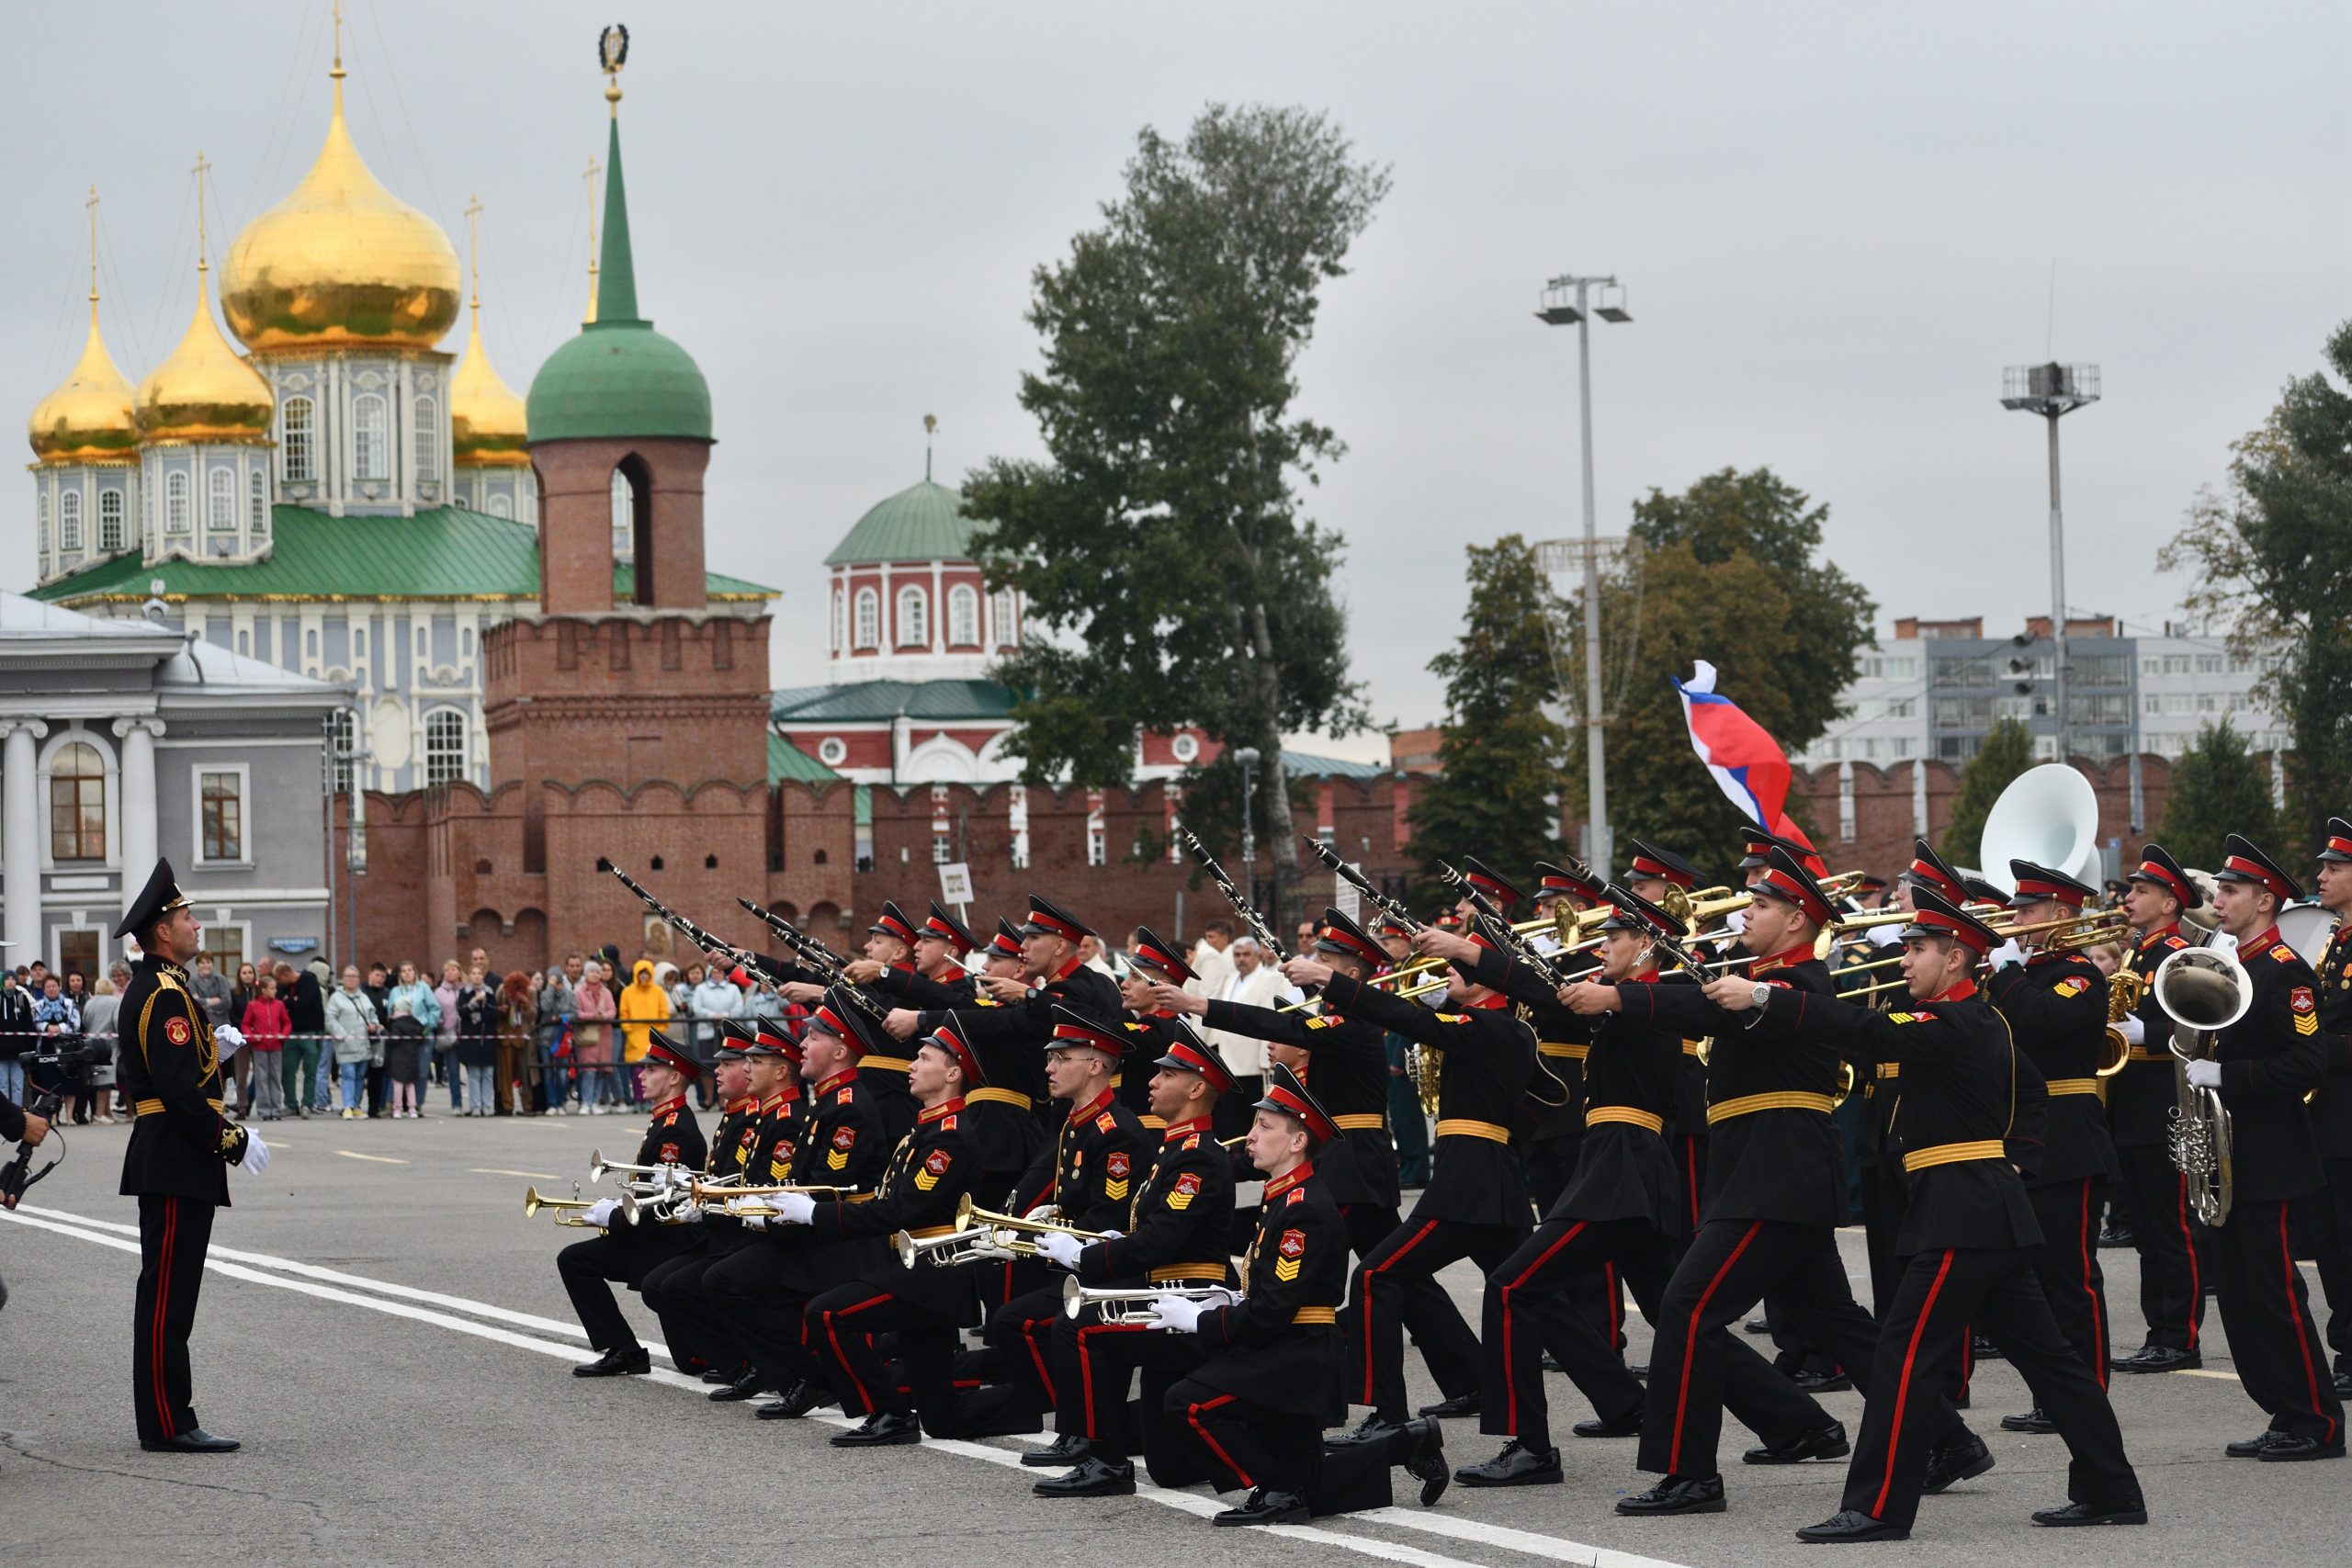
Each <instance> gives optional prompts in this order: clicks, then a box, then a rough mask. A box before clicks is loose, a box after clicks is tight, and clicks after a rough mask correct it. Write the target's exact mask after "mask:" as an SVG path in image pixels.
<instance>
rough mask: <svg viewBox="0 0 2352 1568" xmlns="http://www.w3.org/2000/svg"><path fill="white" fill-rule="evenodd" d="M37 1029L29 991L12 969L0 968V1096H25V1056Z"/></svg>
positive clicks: (20, 1097)
mask: <svg viewBox="0 0 2352 1568" xmlns="http://www.w3.org/2000/svg"><path fill="white" fill-rule="evenodd" d="M5 945H6V944H5V943H0V946H5ZM39 1033H40V1031H39V1030H37V1029H36V1028H34V1027H33V996H32V993H31V992H30V991H28V990H26V989H25V987H23V986H21V985H19V984H18V983H17V976H16V972H15V971H13V970H0V1100H22V1099H24V1098H25V1064H24V1056H25V1054H26V1053H27V1052H28V1051H30V1050H31V1049H32V1048H33V1042H34V1039H35V1037H36V1036H37V1035H38V1034H39Z"/></svg>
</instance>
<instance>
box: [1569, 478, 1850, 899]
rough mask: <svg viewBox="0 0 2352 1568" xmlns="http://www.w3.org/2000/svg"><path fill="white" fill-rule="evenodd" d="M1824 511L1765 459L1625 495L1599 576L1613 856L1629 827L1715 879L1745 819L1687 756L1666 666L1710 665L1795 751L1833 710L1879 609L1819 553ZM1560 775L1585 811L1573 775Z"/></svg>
mask: <svg viewBox="0 0 2352 1568" xmlns="http://www.w3.org/2000/svg"><path fill="white" fill-rule="evenodd" d="M1828 516H1829V508H1828V507H1827V506H1826V504H1815V502H1813V499H1812V498H1811V497H1810V496H1808V495H1807V494H1805V492H1804V491H1800V490H1798V489H1797V488H1795V487H1794V486H1793V485H1791V484H1789V483H1788V482H1786V481H1785V480H1783V479H1781V478H1780V477H1779V476H1778V475H1776V474H1775V473H1773V472H1772V470H1771V469H1770V468H1757V469H1754V470H1751V471H1749V472H1747V473H1740V472H1738V471H1736V470H1735V469H1731V468H1724V469H1722V470H1720V471H1718V472H1715V473H1712V474H1708V475H1706V476H1705V477H1703V478H1702V479H1699V480H1698V481H1697V482H1696V483H1694V484H1692V485H1691V487H1690V488H1689V489H1688V490H1685V491H1682V492H1681V493H1679V494H1677V495H1668V494H1667V493H1666V492H1665V491H1660V490H1655V489H1654V490H1652V491H1650V493H1649V494H1648V496H1647V497H1645V499H1643V500H1642V501H1640V502H1636V503H1635V504H1634V523H1633V528H1632V531H1631V537H1630V539H1629V540H1628V547H1627V551H1626V554H1625V557H1624V558H1623V560H1622V561H1621V562H1620V563H1619V564H1618V566H1617V567H1616V568H1615V569H1614V570H1608V571H1605V572H1604V576H1603V579H1602V584H1601V611H1600V615H1601V629H1602V632H1603V636H1604V639H1605V641H1606V643H1607V645H1608V646H1607V647H1606V648H1605V649H1604V650H1603V655H1602V676H1603V690H1604V694H1605V700H1604V711H1605V712H1606V713H1607V715H1608V717H1609V731H1608V741H1607V746H1608V759H1609V815H1610V818H1611V822H1612V824H1613V825H1614V827H1615V829H1616V836H1617V842H1618V844H1619V846H1620V850H1619V855H1618V858H1619V860H1620V861H1621V862H1622V861H1623V859H1624V853H1623V845H1624V843H1625V840H1626V839H1627V837H1628V836H1629V835H1630V836H1633V837H1638V838H1641V839H1645V840H1650V841H1651V842H1654V843H1657V844H1659V845H1661V846H1663V847H1665V848H1668V849H1672V850H1675V851H1678V852H1680V853H1682V854H1684V855H1687V856H1689V857H1690V858H1691V860H1692V861H1693V862H1695V863H1698V864H1699V865H1700V866H1701V867H1702V868H1703V869H1705V870H1706V871H1707V872H1708V873H1709V880H1711V881H1721V880H1732V881H1736V880H1737V878H1736V877H1735V876H1732V875H1731V873H1732V871H1733V868H1734V867H1735V866H1736V863H1737V861H1738V859H1739V846H1738V843H1737V840H1736V835H1737V832H1738V830H1739V829H1740V828H1741V827H1742V825H1743V818H1741V816H1740V813H1739V812H1738V810H1737V809H1736V807H1733V806H1732V804H1731V803H1730V802H1729V801H1728V800H1726V799H1725V798H1724V795H1723V792H1722V791H1721V789H1719V788H1718V787H1717V786H1716V784H1715V782H1714V780H1713V777H1712V776H1711V775H1709V773H1707V771H1706V768H1705V767H1704V766H1703V765H1702V763H1701V762H1700V761H1699V759H1698V757H1697V756H1696V755H1695V754H1694V753H1693V752H1692V751H1691V739H1690V734H1689V731H1688V730H1687V729H1686V728H1685V727H1684V724H1683V719H1682V705H1681V702H1680V700H1679V698H1678V697H1677V696H1676V695H1675V692H1674V687H1673V684H1672V682H1671V680H1670V679H1669V677H1680V678H1683V679H1688V678H1689V677H1690V675H1691V669H1692V666H1693V665H1694V664H1695V663H1696V662H1697V661H1698V660H1702V659H1704V660H1708V661H1709V662H1711V663H1713V665H1714V666H1715V668H1716V670H1717V671H1719V672H1720V673H1719V679H1718V681H1717V688H1718V689H1719V690H1720V691H1721V692H1722V693H1723V694H1724V695H1725V696H1728V697H1730V698H1731V699H1732V700H1733V701H1734V702H1736V703H1737V704H1739V705H1740V706H1741V707H1742V708H1743V709H1745V710H1746V711H1747V714H1748V716H1750V717H1752V718H1754V719H1755V720H1756V721H1757V722H1758V724H1760V725H1762V726H1763V727H1764V728H1765V729H1767V730H1768V731H1770V734H1771V735H1772V737H1773V739H1776V740H1778V741H1779V742H1780V743H1781V748H1782V749H1783V750H1788V751H1792V752H1793V751H1796V750H1800V749H1802V748H1803V747H1804V746H1806V745H1807V744H1809V743H1810V742H1812V741H1813V740H1815V739H1818V738H1819V737H1820V736H1821V735H1822V734H1823V733H1824V732H1825V731H1826V730H1827V729H1828V728H1829V726H1830V725H1831V724H1832V723H1833V722H1835V721H1836V719H1837V718H1838V693H1839V691H1840V690H1841V689H1843V688H1844V686H1845V685H1846V684H1847V682H1849V681H1851V680H1852V679H1853V677H1854V673H1855V671H1856V670H1857V669H1858V668H1859V665H1858V663H1857V659H1858V656H1859V653H1860V649H1862V648H1864V647H1865V646H1867V645H1868V644H1869V643H1870V641H1871V617H1872V616H1873V615H1875V614H1876V613H1877V608H1878V607H1877V605H1876V604H1873V603H1872V602H1871V597H1870V595H1869V594H1868V593H1867V592H1864V591H1863V589H1862V587H1861V585H1860V583H1858V582H1856V581H1854V580H1853V579H1852V578H1850V577H1848V576H1847V575H1846V574H1845V573H1844V572H1843V571H1841V570H1838V568H1837V567H1835V566H1833V565H1831V564H1829V563H1827V562H1826V561H1824V560H1822V559H1821V558H1820V551H1821V532H1822V525H1823V524H1824V523H1825V522H1826V521H1827V519H1828ZM1567 614H1568V621H1569V623H1570V628H1571V629H1570V631H1569V634H1568V638H1567V640H1566V643H1565V644H1564V645H1563V652H1564V653H1565V654H1566V656H1567V660H1568V663H1569V665H1570V668H1569V670H1568V671H1566V673H1565V679H1566V689H1567V691H1568V693H1569V694H1570V695H1571V697H1572V699H1574V700H1577V705H1578V706H1579V707H1580V706H1581V694H1582V693H1583V691H1584V679H1583V642H1582V636H1583V633H1582V629H1581V628H1582V606H1581V605H1580V604H1571V605H1570V606H1569V608H1568V613H1567ZM1567 784H1568V790H1569V797H1570V800H1571V801H1572V803H1573V804H1574V806H1575V807H1577V809H1582V808H1583V806H1584V795H1585V792H1584V778H1583V773H1582V770H1580V769H1571V770H1570V771H1569V774H1568V779H1567ZM1795 805H1796V803H1795V802H1794V801H1792V814H1793V811H1794V807H1795ZM1800 820H1801V821H1802V818H1800ZM1612 869H1622V866H1621V867H1619V868H1612Z"/></svg>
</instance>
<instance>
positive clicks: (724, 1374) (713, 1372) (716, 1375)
mask: <svg viewBox="0 0 2352 1568" xmlns="http://www.w3.org/2000/svg"><path fill="white" fill-rule="evenodd" d="M741 1375H742V1374H741V1372H729V1371H720V1370H719V1369H718V1368H717V1367H713V1368H711V1369H710V1370H709V1371H706V1372H704V1373H703V1374H702V1381H703V1382H707V1383H722V1384H723V1383H730V1382H734V1381H735V1380H736V1379H737V1378H739V1377H741Z"/></svg>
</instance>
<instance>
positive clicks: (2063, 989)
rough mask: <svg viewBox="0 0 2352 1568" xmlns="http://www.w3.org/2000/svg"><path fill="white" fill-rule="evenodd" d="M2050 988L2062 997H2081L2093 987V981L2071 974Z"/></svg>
mask: <svg viewBox="0 0 2352 1568" xmlns="http://www.w3.org/2000/svg"><path fill="white" fill-rule="evenodd" d="M2050 988H2051V989H2052V990H2053V991H2055V992H2057V993H2058V994H2059V995H2060V996H2062V997H2079V996H2081V995H2082V994H2083V993H2084V992H2085V991H2087V990H2089V989H2090V988H2091V983H2090V982H2089V981H2088V980H2086V979H2084V978H2083V977H2082V976H2080V975H2069V976H2066V977H2065V978H2064V979H2063V980H2061V981H2059V982H2058V983H2057V984H2056V985H2054V986H2052V987H2050Z"/></svg>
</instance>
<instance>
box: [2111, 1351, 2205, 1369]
mask: <svg viewBox="0 0 2352 1568" xmlns="http://www.w3.org/2000/svg"><path fill="white" fill-rule="evenodd" d="M2107 1364H2108V1367H2109V1370H2110V1371H2119V1372H2186V1371H2194V1370H2195V1369H2196V1368H2199V1367H2201V1366H2203V1365H2204V1364H2205V1356H2204V1353H2203V1352H2202V1351H2199V1350H2183V1349H2180V1348H2177V1346H2172V1345H2143V1346H2141V1347H2140V1348H2138V1349H2137V1350H2134V1351H2132V1352H2131V1354H2130V1355H2128V1356H2116V1357H2112V1358H2110V1359H2109V1361H2108V1363H2107Z"/></svg>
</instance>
